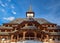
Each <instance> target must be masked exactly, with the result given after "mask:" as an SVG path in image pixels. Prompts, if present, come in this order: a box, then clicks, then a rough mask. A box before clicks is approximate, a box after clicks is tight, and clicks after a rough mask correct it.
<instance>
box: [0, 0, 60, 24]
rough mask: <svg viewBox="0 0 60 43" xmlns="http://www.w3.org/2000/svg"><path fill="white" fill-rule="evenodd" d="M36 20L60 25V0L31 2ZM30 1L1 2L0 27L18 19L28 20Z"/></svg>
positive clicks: (3, 0) (0, 0) (12, 0)
mask: <svg viewBox="0 0 60 43" xmlns="http://www.w3.org/2000/svg"><path fill="white" fill-rule="evenodd" d="M31 4H32V9H33V11H34V12H35V18H45V19H46V20H48V21H50V22H52V23H56V24H58V25H60V0H31ZM29 6H30V0H0V25H1V24H2V23H7V22H10V21H12V20H14V19H16V18H26V11H28V9H29Z"/></svg>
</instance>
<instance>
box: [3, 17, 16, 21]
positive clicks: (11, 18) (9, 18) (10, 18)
mask: <svg viewBox="0 0 60 43" xmlns="http://www.w3.org/2000/svg"><path fill="white" fill-rule="evenodd" d="M3 19H4V20H8V21H12V20H14V19H15V17H4V18H3Z"/></svg>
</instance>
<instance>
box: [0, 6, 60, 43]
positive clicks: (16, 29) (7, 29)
mask: <svg viewBox="0 0 60 43" xmlns="http://www.w3.org/2000/svg"><path fill="white" fill-rule="evenodd" d="M34 16H35V12H33V11H32V9H31V6H30V9H29V11H27V12H26V18H17V19H15V20H13V21H11V22H9V23H3V25H2V26H0V43H2V42H3V43H5V42H6V43H10V42H18V41H23V40H38V41H46V42H47V41H49V39H50V40H55V39H57V40H60V28H58V26H57V24H54V23H50V22H48V21H47V20H45V19H44V18H34Z"/></svg>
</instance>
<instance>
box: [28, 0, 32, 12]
mask: <svg viewBox="0 0 60 43" xmlns="http://www.w3.org/2000/svg"><path fill="white" fill-rule="evenodd" d="M28 12H32V5H31V0H30V7H29V10H28Z"/></svg>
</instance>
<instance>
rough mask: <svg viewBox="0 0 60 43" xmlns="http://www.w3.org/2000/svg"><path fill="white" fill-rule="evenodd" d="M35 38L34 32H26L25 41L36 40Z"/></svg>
mask: <svg viewBox="0 0 60 43" xmlns="http://www.w3.org/2000/svg"><path fill="white" fill-rule="evenodd" d="M34 38H35V34H34V32H31V31H30V32H29V31H28V32H26V34H25V39H26V40H34Z"/></svg>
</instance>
